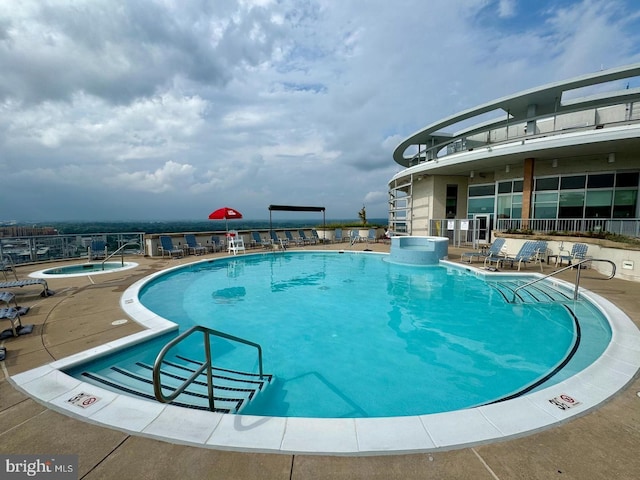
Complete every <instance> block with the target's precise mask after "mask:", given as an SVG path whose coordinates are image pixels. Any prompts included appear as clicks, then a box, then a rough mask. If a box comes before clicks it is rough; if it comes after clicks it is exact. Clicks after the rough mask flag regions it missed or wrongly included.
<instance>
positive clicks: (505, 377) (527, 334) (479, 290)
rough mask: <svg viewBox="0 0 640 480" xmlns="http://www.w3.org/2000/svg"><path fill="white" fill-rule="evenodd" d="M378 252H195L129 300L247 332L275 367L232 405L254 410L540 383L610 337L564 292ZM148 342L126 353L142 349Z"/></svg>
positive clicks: (418, 403) (402, 406)
mask: <svg viewBox="0 0 640 480" xmlns="http://www.w3.org/2000/svg"><path fill="white" fill-rule="evenodd" d="M386 259H387V256H385V255H376V254H363V253H354V254H352V253H344V254H339V253H335V252H321V253H320V252H296V253H287V254H278V255H272V254H268V255H247V256H242V257H233V258H229V259H220V260H215V261H210V262H201V263H197V264H192V265H190V266H186V267H184V268H180V269H177V270H173V271H171V272H168V273H167V274H165V275H162V276H161V277H158V278H157V279H154V280H153V281H151V282H150V283H149V284H147V285H146V286H145V287H143V289H142V291H141V293H140V301H141V302H142V303H143V304H144V305H145V306H146V307H147V308H149V309H150V310H152V311H154V312H156V313H158V314H159V315H160V316H162V317H164V318H167V319H169V320H171V321H174V322H176V323H178V324H179V325H180V330H181V331H184V330H186V329H188V328H189V327H191V326H193V325H204V326H207V327H211V328H214V329H216V330H221V331H223V332H226V333H229V334H231V335H235V336H239V337H242V338H246V339H248V340H251V341H253V342H257V343H259V344H261V345H262V348H263V356H264V369H265V371H266V372H268V373H272V374H274V375H275V378H276V380H275V382H274V384H273V385H272V386H270V387H268V390H267V391H266V392H265V393H264V394H261V395H259V397H258V398H257V399H256V400H254V401H253V402H251V403H250V404H249V405H248V406H247V407H245V408H244V409H243V410H242V412H241V413H243V414H255V415H268V416H300V417H379V416H385V417H387V416H403V415H419V414H428V413H436V412H443V411H450V410H457V409H461V408H468V407H472V406H476V405H481V404H485V403H489V402H492V401H498V400H500V399H503V398H506V397H509V396H510V395H513V394H518V393H519V392H522V391H525V390H527V389H530V388H534V387H535V388H541V387H536V382H537V381H539V380H541V379H545V378H546V377H548V376H550V375H551V374H552V373H553V375H552V376H551V378H550V380H549V381H550V382H557V381H560V380H562V379H564V378H566V377H567V376H570V375H573V374H575V373H576V372H577V371H579V370H581V369H582V368H584V367H586V366H587V365H589V364H590V363H592V362H593V361H594V360H595V359H596V358H597V357H598V356H599V355H600V354H601V353H602V351H604V349H605V348H606V346H607V344H608V342H609V340H610V337H611V332H610V329H609V326H608V324H607V322H606V320H605V319H604V318H603V317H602V315H601V314H600V313H599V311H598V310H597V309H595V308H594V307H593V306H591V305H589V304H588V303H585V302H583V301H578V302H574V301H573V300H570V297H571V294H570V293H568V294H567V297H562V295H560V298H562V299H563V300H562V301H549V299H548V298H547V297H544V295H542V296H540V295H537V296H535V295H534V297H535V298H534V299H533V300H532V299H530V298H527V297H526V295H525V296H524V299H523V301H521V302H518V303H516V304H511V303H508V302H506V301H505V294H504V293H503V290H502V289H504V285H507V286H508V285H509V283H510V282H511V283H512V284H513V285H515V283H514V282H516V281H515V280H513V279H512V277H506V276H505V277H504V278H501V277H495V276H493V277H491V280H490V281H484V280H483V279H482V278H481V277H478V276H476V275H475V274H473V273H472V272H470V271H467V270H465V269H461V268H457V267H443V266H434V267H411V266H405V265H397V264H393V263H390V262H388V261H387V260H386ZM518 282H521V281H520V280H518ZM549 289H550V290H553V291H554V292H556V289H554V288H552V287H549ZM554 295H557V294H556V293H554ZM542 297H544V298H542ZM532 298H533V297H532ZM574 317H576V318H574ZM189 342H190V343H187V344H183V345H181V346H180V350H181V351H182V352H183V354H184V355H185V356H193V355H195V352H200V351H201V350H202V345H201V340H200V337H194V338H193V339H191V340H189ZM578 343H579V348H578V349H577V353H575V355H573V354H574V350H576V346H577V344H578ZM158 349H159V344H158V345H157V346H154V347H153V348H150V349H149V350H148V351H147V352H144V353H137V355H141V356H148V357H149V358H148V359H149V361H151V362H152V359H153V358H155V354H156V353H157V350H158ZM213 350H214V355H215V363H216V365H218V366H222V367H225V368H239V366H241V367H242V368H245V369H247V368H251V369H253V370H255V369H256V360H255V352H253V351H251V352H248V351H247V349H246V348H241V347H237V346H236V345H234V344H231V343H229V342H227V341H225V340H221V339H218V340H214V342H213ZM569 354H572V355H573V356H572V357H571V359H570V361H567V356H568V355H569ZM559 367H562V368H559ZM547 385H548V383H546V384H544V385H543V386H547Z"/></svg>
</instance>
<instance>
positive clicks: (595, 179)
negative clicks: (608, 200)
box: [587, 173, 614, 188]
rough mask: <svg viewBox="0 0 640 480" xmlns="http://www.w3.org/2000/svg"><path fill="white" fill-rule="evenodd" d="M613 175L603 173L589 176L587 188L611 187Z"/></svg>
mask: <svg viewBox="0 0 640 480" xmlns="http://www.w3.org/2000/svg"><path fill="white" fill-rule="evenodd" d="M613 178H614V174H613V173H603V174H600V175H589V179H588V181H587V188H606V187H613Z"/></svg>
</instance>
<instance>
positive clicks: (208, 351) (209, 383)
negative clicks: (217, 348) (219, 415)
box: [202, 331, 215, 412]
mask: <svg viewBox="0 0 640 480" xmlns="http://www.w3.org/2000/svg"><path fill="white" fill-rule="evenodd" d="M202 335H203V336H204V348H205V352H204V355H205V358H206V361H207V393H208V395H209V409H210V410H211V411H212V412H213V411H214V410H215V406H214V398H213V371H212V370H213V368H212V365H211V363H212V362H211V336H210V335H209V333H208V332H206V331H203V332H202Z"/></svg>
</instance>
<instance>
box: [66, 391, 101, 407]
mask: <svg viewBox="0 0 640 480" xmlns="http://www.w3.org/2000/svg"><path fill="white" fill-rule="evenodd" d="M98 400H100V397H96V396H95V395H91V394H90V393H84V392H81V393H79V394H77V395H75V396H73V397H71V398H70V399H69V400H67V402H68V403H71V404H72V405H75V406H76V407H80V408H87V407H90V406H91V405H93V404H94V403H96V402H97V401H98Z"/></svg>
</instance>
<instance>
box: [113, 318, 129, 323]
mask: <svg viewBox="0 0 640 480" xmlns="http://www.w3.org/2000/svg"><path fill="white" fill-rule="evenodd" d="M128 321H129V320H126V319H124V318H123V319H121V320H114V321H113V322H111V325H124V324H125V323H127V322H128Z"/></svg>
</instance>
